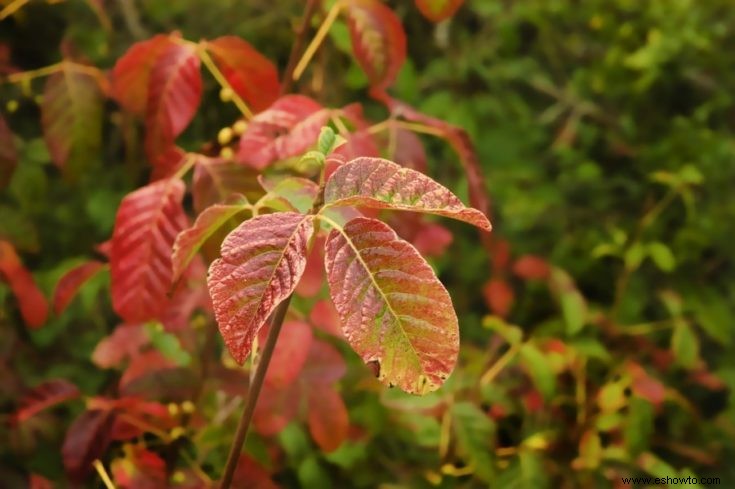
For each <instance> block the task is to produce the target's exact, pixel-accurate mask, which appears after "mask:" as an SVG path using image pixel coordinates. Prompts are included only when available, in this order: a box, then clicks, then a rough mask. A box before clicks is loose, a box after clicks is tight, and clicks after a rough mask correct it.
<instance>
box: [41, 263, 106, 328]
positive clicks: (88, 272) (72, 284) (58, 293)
mask: <svg viewBox="0 0 735 489" xmlns="http://www.w3.org/2000/svg"><path fill="white" fill-rule="evenodd" d="M104 266H105V265H104V263H102V262H99V261H96V260H92V261H86V262H84V263H82V264H80V265H77V266H76V267H74V268H72V269H71V270H69V271H68V272H66V273H65V274H64V275H63V276H62V277H61V278H60V279H59V281H58V282H57V283H56V290H54V301H53V302H54V312H55V313H56V314H57V315H59V314H61V313H62V312H64V309H66V306H68V305H69V303H70V302H71V300H72V299H73V298H74V296H75V295H76V294H77V292H78V291H79V289H80V288H81V287H82V286H83V285H84V284H85V283H86V282H87V281H88V280H89V279H90V278H92V277H93V276H94V275H95V274H96V273H97V272H98V271H100V270H101V269H102V268H103V267H104Z"/></svg>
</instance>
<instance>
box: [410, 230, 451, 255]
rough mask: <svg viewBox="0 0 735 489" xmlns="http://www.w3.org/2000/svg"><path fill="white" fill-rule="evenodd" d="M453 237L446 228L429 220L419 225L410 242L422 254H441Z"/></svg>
mask: <svg viewBox="0 0 735 489" xmlns="http://www.w3.org/2000/svg"><path fill="white" fill-rule="evenodd" d="M453 239H454V237H453V236H452V233H451V232H450V231H449V230H448V229H447V228H445V227H444V226H442V225H441V224H436V223H433V222H429V223H424V225H423V226H421V228H420V229H419V230H418V232H417V233H416V235H415V236H414V237H413V239H412V240H411V243H412V244H413V245H414V246H415V247H416V249H417V250H418V251H419V253H421V254H422V255H424V256H441V255H443V254H444V252H445V251H446V250H447V247H448V246H449V245H450V244H452V241H453Z"/></svg>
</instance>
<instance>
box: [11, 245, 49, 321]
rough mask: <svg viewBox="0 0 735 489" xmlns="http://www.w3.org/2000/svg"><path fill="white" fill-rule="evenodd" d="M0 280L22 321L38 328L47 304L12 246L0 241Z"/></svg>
mask: <svg viewBox="0 0 735 489" xmlns="http://www.w3.org/2000/svg"><path fill="white" fill-rule="evenodd" d="M0 279H3V280H5V281H6V282H7V283H8V285H10V289H11V290H12V291H13V295H15V299H16V300H17V301H18V307H19V308H20V314H21V316H23V321H25V323H26V325H28V326H29V327H30V328H38V327H40V326H41V325H43V323H45V322H46V318H47V317H48V303H47V302H46V298H45V297H44V296H43V294H42V293H41V291H40V290H39V289H38V287H37V286H36V283H35V282H34V281H33V276H32V275H31V273H30V272H29V271H28V270H27V269H26V268H25V267H24V266H23V263H21V261H20V257H18V255H17V254H16V252H15V248H13V245H11V244H10V243H8V242H7V241H2V240H0Z"/></svg>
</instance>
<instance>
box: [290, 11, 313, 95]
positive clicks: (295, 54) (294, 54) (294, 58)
mask: <svg viewBox="0 0 735 489" xmlns="http://www.w3.org/2000/svg"><path fill="white" fill-rule="evenodd" d="M318 3H319V0H308V2H307V4H306V8H305V9H304V17H303V18H302V19H301V25H299V28H298V30H297V31H296V40H295V41H294V43H293V46H292V47H291V54H289V56H288V63H287V64H286V71H284V72H283V81H282V82H281V95H285V94H287V93H288V91H289V90H291V84H292V83H293V72H294V69H295V68H296V63H297V62H298V60H299V55H300V53H301V49H302V48H303V47H304V41H305V40H306V33H307V32H308V31H309V25H310V24H311V18H312V17H313V16H314V12H316V7H317V4H318Z"/></svg>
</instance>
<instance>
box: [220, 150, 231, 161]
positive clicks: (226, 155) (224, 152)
mask: <svg viewBox="0 0 735 489" xmlns="http://www.w3.org/2000/svg"><path fill="white" fill-rule="evenodd" d="M219 155H220V156H221V157H222V158H224V159H226V160H229V159H232V157H233V156H235V152H234V151H232V148H222V150H221V151H220V152H219Z"/></svg>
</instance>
